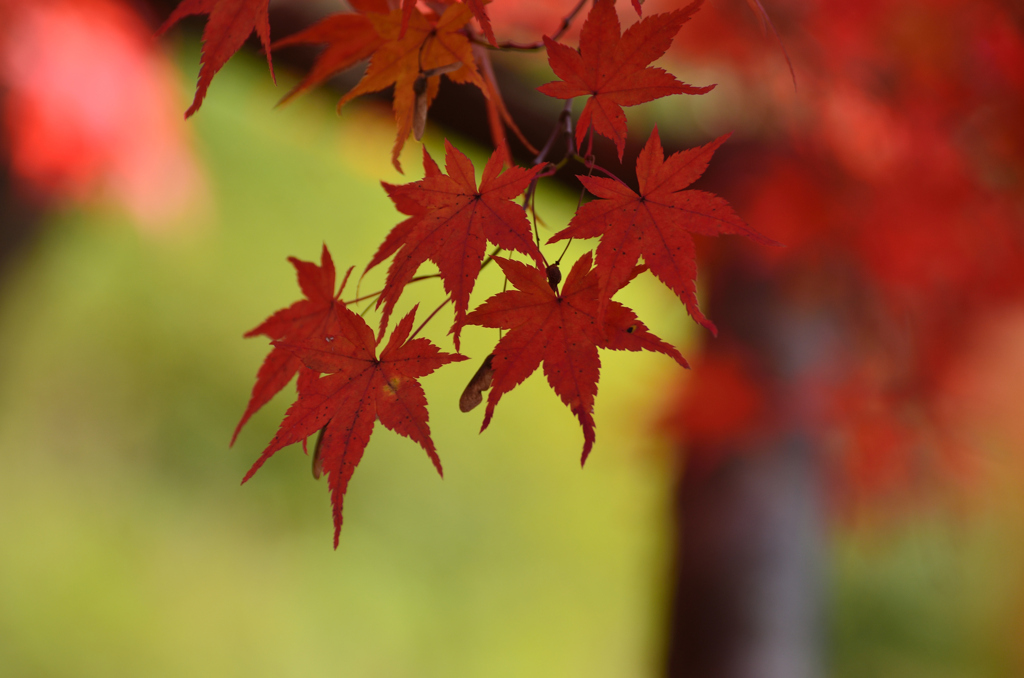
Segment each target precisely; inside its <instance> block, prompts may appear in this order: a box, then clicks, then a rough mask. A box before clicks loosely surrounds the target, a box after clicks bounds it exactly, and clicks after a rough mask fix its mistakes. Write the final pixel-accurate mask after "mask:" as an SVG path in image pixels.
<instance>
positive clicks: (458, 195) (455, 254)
mask: <svg viewBox="0 0 1024 678" xmlns="http://www.w3.org/2000/svg"><path fill="white" fill-rule="evenodd" d="M445 150H446V163H445V169H446V170H447V171H448V173H447V174H443V173H442V172H441V170H440V169H439V168H438V167H437V165H436V164H435V163H434V161H433V159H432V158H431V157H430V155H429V154H428V153H427V152H426V150H425V149H424V152H423V165H424V169H425V170H426V176H425V177H424V178H423V179H420V180H419V181H414V182H412V183H411V184H405V185H404V186H401V187H392V188H391V189H389V191H388V192H389V194H390V195H391V197H392V199H394V200H395V204H396V205H397V206H398V207H399V209H402V211H404V212H406V213H407V214H412V218H411V219H408V220H406V221H405V222H403V223H401V224H399V225H398V226H397V227H395V229H394V230H393V231H392V233H391V234H390V235H389V236H388V238H387V240H386V241H385V244H384V245H382V249H381V251H380V252H378V254H377V256H375V257H374V259H373V261H372V262H371V264H375V263H377V262H378V261H381V260H383V259H384V258H386V256H387V254H385V256H383V257H382V256H381V252H384V251H385V249H384V248H385V247H391V248H393V247H394V246H395V245H396V244H397V243H398V242H399V236H398V235H396V233H397V232H399V230H400V229H401V233H402V234H403V235H402V236H401V238H400V239H401V243H402V244H401V248H400V249H398V251H397V253H396V254H395V259H394V261H392V262H391V267H390V268H389V269H388V277H387V282H386V284H385V286H384V292H383V293H382V294H381V296H380V298H379V299H378V300H377V306H378V307H379V306H381V305H383V306H384V311H383V313H382V316H381V328H383V327H385V326H386V324H387V321H388V317H389V316H390V314H391V311H392V309H393V308H394V306H395V303H396V302H397V301H398V298H399V296H401V294H402V290H403V289H404V288H405V285H406V284H407V283H408V282H409V281H410V280H412V278H413V276H415V275H416V271H417V269H419V267H420V265H421V264H423V263H424V262H425V261H427V260H428V259H429V260H430V261H433V262H434V263H435V264H437V268H438V271H439V272H440V274H441V280H443V281H444V288H445V290H446V291H447V292H448V294H449V295H450V296H451V298H452V301H453V302H455V321H454V323H453V324H452V329H451V331H452V333H453V334H454V341H455V348H456V350H457V349H458V348H459V335H460V333H461V331H462V326H463V325H464V324H465V320H466V311H467V309H468V307H469V295H470V293H471V292H472V291H473V286H474V285H475V284H476V279H477V276H478V275H479V274H480V265H481V263H482V262H483V258H484V254H485V251H486V246H487V241H490V242H492V243H494V244H495V245H497V246H498V247H501V248H502V249H506V250H515V251H516V252H521V253H523V254H525V255H527V256H529V257H532V258H533V259H534V260H535V261H536V262H537V263H538V264H539V265H543V261H544V259H543V257H542V256H541V253H540V249H538V247H537V244H536V243H535V242H534V240H533V234H532V233H531V232H530V222H529V221H528V220H527V218H526V211H525V210H524V209H523V207H522V206H521V205H518V204H516V203H515V202H513V199H514V198H516V197H517V196H519V195H520V194H522V192H523V191H524V190H526V187H527V186H528V185H529V183H530V181H531V180H532V179H533V178H534V177H535V176H536V175H537V173H538V172H539V171H540V170H541V167H542V166H541V165H538V166H537V167H534V168H532V169H524V168H522V167H517V166H514V165H513V166H512V167H509V168H508V169H506V170H504V171H502V168H503V166H504V164H505V156H504V154H503V153H502V152H500V151H495V152H494V153H492V154H491V157H490V159H489V160H488V161H487V165H486V166H485V167H484V173H483V177H482V178H481V180H480V187H479V188H477V185H476V174H475V173H474V170H473V163H472V162H471V161H470V160H469V158H467V157H466V156H465V155H464V154H463V153H462V152H460V151H459V150H458V149H457V148H455V147H454V146H452V145H451V143H449V142H448V141H447V140H446V141H445ZM399 189H401V190H400V191H399ZM399 196H400V197H401V200H403V202H399ZM407 200H409V201H414V202H415V203H418V205H419V207H420V209H419V210H416V209H414V208H412V207H411V206H409V204H408V203H406V202H404V201H407ZM410 222H411V223H410Z"/></svg>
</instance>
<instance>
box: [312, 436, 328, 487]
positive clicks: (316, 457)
mask: <svg viewBox="0 0 1024 678" xmlns="http://www.w3.org/2000/svg"><path fill="white" fill-rule="evenodd" d="M326 430H327V427H326V426H324V427H323V428H322V429H320V432H319V433H317V434H316V445H314V446H313V480H320V476H322V475H323V473H324V460H323V459H321V458H320V446H321V445H322V444H323V442H324V431H326Z"/></svg>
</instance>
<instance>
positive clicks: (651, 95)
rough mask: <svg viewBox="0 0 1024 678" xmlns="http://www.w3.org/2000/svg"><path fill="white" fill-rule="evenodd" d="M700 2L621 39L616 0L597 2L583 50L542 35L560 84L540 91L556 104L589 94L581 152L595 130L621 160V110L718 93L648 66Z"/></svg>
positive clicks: (579, 132)
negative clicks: (681, 96) (670, 97)
mask: <svg viewBox="0 0 1024 678" xmlns="http://www.w3.org/2000/svg"><path fill="white" fill-rule="evenodd" d="M702 2H703V0H696V2H693V3H692V4H690V5H688V6H687V7H685V8H683V9H678V10H676V11H674V12H668V13H665V14H654V15H651V16H649V17H647V18H646V19H642V20H640V21H638V22H637V23H635V24H633V25H632V26H630V27H629V29H628V30H626V32H625V34H623V35H621V36H620V35H619V30H620V29H619V17H618V15H617V14H616V13H615V0H597V1H596V2H595V3H594V6H593V7H592V8H591V10H590V13H589V14H588V15H587V20H586V21H585V22H584V23H583V29H582V31H581V32H580V48H579V51H576V50H574V49H572V48H570V47H566V46H565V45H562V44H560V43H557V42H555V41H554V40H552V39H551V38H549V37H547V36H544V44H545V45H546V46H547V50H548V62H549V63H550V64H551V70H553V71H554V72H555V75H557V76H558V77H560V78H561V79H562V82H558V81H555V82H549V83H548V84H546V85H541V86H540V87H539V88H538V89H540V91H541V92H543V93H544V94H547V95H548V96H552V97H555V98H557V99H572V98H573V97H581V96H587V95H590V98H589V99H587V104H586V106H584V107H583V112H582V113H581V114H580V119H579V122H578V123H577V125H576V146H577V147H582V144H583V139H584V137H585V136H586V134H587V131H588V130H589V129H590V127H591V125H593V127H594V130H595V131H596V132H597V133H598V134H601V135H602V136H605V137H608V138H609V139H611V140H612V141H614V142H615V148H616V149H618V151H619V160H622V152H623V150H624V149H625V147H626V114H625V113H623V112H622V107H623V106H636V105H637V104H642V103H644V102H646V101H653V100H654V99H660V98H661V97H664V96H668V95H670V94H704V93H705V92H709V91H711V89H713V88H714V85H710V86H708V87H694V86H693V85H687V84H686V83H683V82H680V81H678V80H676V78H675V76H673V75H672V74H671V73H668V72H666V71H665V70H664V69H661V68H652V67H649V66H648V64H649V63H651V62H652V61H654V60H655V59H658V58H659V57H661V56H662V55H663V54H664V53H665V51H666V50H667V49H668V48H669V47H670V46H671V44H672V39H673V38H674V37H675V35H676V33H678V32H679V28H680V27H681V26H682V25H683V23H685V22H686V21H687V20H688V19H689V18H690V17H691V16H692V15H693V13H694V12H696V11H697V9H698V8H699V7H700V5H701V3H702Z"/></svg>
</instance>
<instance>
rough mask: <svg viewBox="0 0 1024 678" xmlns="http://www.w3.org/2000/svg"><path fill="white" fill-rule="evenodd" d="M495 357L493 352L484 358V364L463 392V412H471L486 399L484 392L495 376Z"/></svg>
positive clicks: (460, 406) (461, 400)
mask: <svg viewBox="0 0 1024 678" xmlns="http://www.w3.org/2000/svg"><path fill="white" fill-rule="evenodd" d="M493 358H494V354H493V353H492V354H491V355H489V356H487V357H486V358H484V363H483V365H481V366H480V369H478V370H477V371H476V374H474V375H473V378H472V379H470V380H469V384H467V385H466V390H465V391H463V392H462V397H461V398H459V409H460V410H462V411H463V412H469V411H470V410H472V409H473V408H474V407H476V406H477V405H479V404H480V403H482V402H483V401H484V396H483V392H484V391H486V390H487V389H489V388H490V387H491V380H492V379H493V378H494V368H493V367H491V360H492V359H493Z"/></svg>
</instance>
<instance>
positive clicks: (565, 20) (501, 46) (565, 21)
mask: <svg viewBox="0 0 1024 678" xmlns="http://www.w3.org/2000/svg"><path fill="white" fill-rule="evenodd" d="M586 4H587V0H579V2H577V3H576V6H575V7H573V8H572V11H571V12H569V13H568V14H566V15H565V16H564V17H562V23H561V24H559V26H558V30H557V31H555V34H554V35H552V36H551V40H554V41H556V42H557V41H558V39H559V38H561V37H562V36H563V35H565V32H566V31H567V30H569V27H570V26H571V25H572V22H573V20H575V19H576V15H577V14H579V13H580V10H581V9H583V7H584V5H586ZM471 40H472V41H473V42H474V43H476V44H478V45H481V46H483V47H487V48H488V49H497V50H516V51H521V52H536V51H537V50H539V49H542V48H543V47H544V41H543V40H541V41H539V42H531V43H522V42H515V41H514V40H509V41H507V42H499V43H498V45H497V46H494V45H492V44H491V43H489V42H487V41H486V40H481V39H480V38H479V37H477V36H475V35H474V36H472V37H471Z"/></svg>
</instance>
